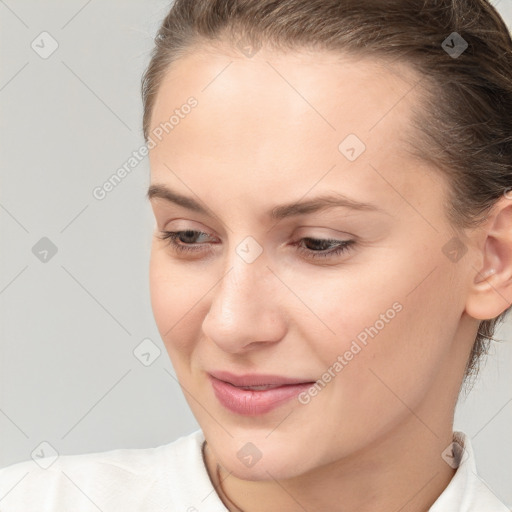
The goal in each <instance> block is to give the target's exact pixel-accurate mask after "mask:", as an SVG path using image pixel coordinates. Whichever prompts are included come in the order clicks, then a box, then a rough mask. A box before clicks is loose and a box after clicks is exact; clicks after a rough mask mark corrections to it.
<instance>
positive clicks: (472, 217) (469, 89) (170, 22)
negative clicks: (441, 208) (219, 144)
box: [142, 0, 512, 377]
mask: <svg viewBox="0 0 512 512" xmlns="http://www.w3.org/2000/svg"><path fill="white" fill-rule="evenodd" d="M454 32H456V33H457V34H453V33H454ZM450 38H451V39H450ZM454 38H455V39H454ZM240 40H243V41H244V44H249V45H252V46H253V47H258V46H261V45H262V44H263V43H265V44H267V45H269V46H273V47H274V48H278V49H285V50H286V49H289V50H293V49H311V50H320V51H321V50H328V51H339V52H350V53H355V54H359V55H362V56H364V55H372V56H378V57H382V58H383V59H388V60H391V61H393V60H397V61H398V62H404V63H406V64H408V65H410V66H412V68H413V69H414V70H416V71H417V72H418V73H419V75H418V76H420V77H422V79H421V80H420V81H421V82H422V85H421V91H422V93H423V94H422V95H421V98H422V108H421V112H420V114H419V115H417V116H416V117H415V122H414V125H415V127H416V128H417V129H419V133H421V137H419V138H418V137H416V139H418V140H416V141H414V142H413V143H412V146H413V148H414V150H413V153H414V152H416V153H415V154H417V155H418V156H419V157H420V158H423V159H424V160H426V161H428V162H430V163H433V164H434V165H435V166H436V167H437V168H439V169H440V170H441V171H442V173H443V175H444V176H446V178H447V179H448V182H449V183H450V201H449V204H447V205H446V209H447V216H448V218H449V219H450V221H451V224H452V226H453V227H454V229H455V230H456V232H457V233H458V234H460V237H461V238H462V239H464V237H465V235H464V234H463V230H464V229H465V228H470V227H477V226H479V225H480V224H481V223H482V222H484V221H485V220H486V214H487V213H488V212H489V211H490V209H491V208H492V207H493V205H494V203H495V202H496V201H497V200H498V199H499V198H500V197H502V195H503V193H504V192H506V191H508V190H509V189H511V188H512V40H511V37H510V33H509V31H508V29H507V27H506V25H505V23H504V21H503V19H502V18H501V17H500V15H499V14H498V13H497V11H496V10H495V8H494V7H493V6H492V5H491V4H490V3H489V2H488V1H486V0H175V2H174V3H173V5H172V7H171V9H170V12H169V13H168V15H167V16H166V18H165V19H164V21H163V22H162V25H161V27H160V29H159V31H158V33H157V35H156V38H155V48H154V49H153V53H152V56H151V61H150V63H149V66H148V68H147V70H146V72H145V73H144V76H143V78H142V97H143V104H144V118H143V132H144V138H145V140H146V141H147V140H148V137H149V133H148V132H149V125H150V121H151V114H152V109H153V105H154V101H155V97H156V94H157V92H158V88H159V85H160V83H161V81H162V78H163V77H164V75H165V73H166V71H167V70H168V68H169V65H170V64H171V63H172V62H173V61H175V60H177V59H179V58H180V57H181V56H183V55H185V54H186V53H187V52H188V51H192V50H193V48H196V47H197V46H200V45H202V44H204V46H205V47H206V46H208V45H210V46H211V45H214V44H215V43H216V42H217V43H219V42H220V43H222V42H223V41H226V42H228V43H230V44H231V45H233V46H236V44H237V42H238V41H240ZM466 43H467V48H466V49H465V50H464V51H463V53H462V54H460V55H454V54H453V53H452V54H450V49H451V48H455V45H456V44H457V45H459V46H458V47H459V48H464V46H465V44H466ZM461 45H462V46H461ZM459 240H460V239H459ZM509 309H510V308H508V309H506V310H505V311H503V312H502V313H501V314H500V315H499V316H498V317H496V318H494V319H489V320H484V321H482V322H480V326H479V330H478V334H477V336H476V339H475V342H474V345H473V349H472V352H471V356H470V358H469V360H468V362H467V366H466V372H465V377H468V376H469V375H476V374H477V372H478V362H479V360H480V358H481V356H483V355H484V354H486V353H487V351H488V348H489V342H490V341H491V340H493V335H494V330H495V328H496V326H497V324H498V323H500V322H501V321H503V320H504V317H505V315H506V314H507V313H508V311H509Z"/></svg>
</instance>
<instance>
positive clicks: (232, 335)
mask: <svg viewBox="0 0 512 512" xmlns="http://www.w3.org/2000/svg"><path fill="white" fill-rule="evenodd" d="M232 256H233V257H231V258H230V259H229V263H228V268H227V270H225V273H224V277H223V278H222V279H221V280H220V282H219V283H218V284H217V285H216V286H215V287H214V288H213V290H212V291H211V297H212V298H211V304H210V308H209V310H208V313H207V315H206V316H205V318H204V321H203V326H202V327H203V332H204V334H205V336H206V337H207V339H209V340H211V341H213V342H214V343H215V344H216V345H217V346H218V347H219V348H220V349H221V350H223V351H225V352H229V353H233V354H235V353H243V352H246V351H249V350H254V349H256V348H258V347H262V346H268V345H269V344H272V343H277V342H278V341H279V340H280V339H282V338H283V337H284V333H285V328H286V319H285V315H284V311H283V309H282V307H281V306H280V305H279V299H280V298H282V294H283V291H284V290H283V289H284V288H285V287H284V286H283V283H282V282H280V280H279V279H278V278H277V277H276V275H275V274H274V273H273V271H272V270H271V269H270V268H269V267H268V266H267V259H266V258H265V257H264V256H263V255H260V256H259V257H258V258H257V259H256V260H255V261H252V262H250V263H249V262H247V261H245V260H244V258H243V257H240V256H239V255H238V254H236V253H235V252H234V251H233V253H232Z"/></svg>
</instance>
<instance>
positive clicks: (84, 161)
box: [0, 0, 512, 505]
mask: <svg viewBox="0 0 512 512" xmlns="http://www.w3.org/2000/svg"><path fill="white" fill-rule="evenodd" d="M495 3H497V7H498V9H499V10H500V12H501V13H502V14H503V16H504V17H505V20H506V21H507V23H508V24H509V26H510V25H511V23H512V0H501V1H498V2H496V1H495ZM168 6H169V2H167V1H162V0H151V1H148V0H144V1H143V0H137V1H135V0H132V1H127V0H124V1H121V0H89V1H85V0H72V1H70V0H68V1H66V2H64V1H60V2H59V1H55V0H53V1H45V2H37V1H35V0H30V1H29V0H23V1H21V0H18V1H16V0H5V1H3V0H0V24H1V26H0V37H1V42H0V55H1V68H0V69H1V75H0V105H1V115H0V141H1V142H0V144H1V154H2V160H1V164H2V165H1V187H0V226H1V239H0V240H1V248H2V249H1V251H0V258H1V259H0V268H1V272H0V313H1V323H0V337H1V338H0V340H1V344H0V350H1V354H0V467H2V466H6V465H9V464H12V463H15V462H19V461H22V460H26V459H29V458H30V456H31V453H32V452H33V451H34V450H36V449H38V447H39V446H40V443H41V442H43V441H46V442H48V443H50V444H51V445H52V446H53V447H54V448H55V450H56V451H57V452H58V453H60V454H77V453H86V452H96V451H105V450H111V449H115V448H131V447H134V448H136V447H140V448H143V447H151V446H157V445H159V444H164V443H168V442H170V441H173V440H174V439H176V438H177V437H179V436H181V435H184V434H187V433H189V432H191V431H193V430H195V429H197V428H199V426H198V424H197V423H196V421H195V419H194V418H193V416H192V414H191V413H190V411H189V409H188V406H187V404H186V402H185V399H184V397H183V395H182V392H181V390H180V388H179V386H178V384H177V382H176V380H175V376H174V371H173V369H172V366H171V364H170V362H169V359H168V356H167V353H166V352H165V348H164V346H163V343H162V342H161V340H160V337H159V334H158V331H157V328H156V325H155V322H154V319H153V315H152V312H151V306H150V298H149V287H148V260H149V250H150V240H151V232H152V229H153V218H152V214H151V210H150V207H149V204H148V203H147V201H146V199H145V197H144V193H145V191H146V189H147V186H148V184H149V168H148V162H147V158H145V159H144V160H143V161H142V162H141V163H140V164H138V165H137V166H136V167H135V168H134V169H133V170H132V171H131V172H130V174H129V175H128V176H127V177H126V178H125V179H124V180H123V181H122V183H120V184H119V185H118V186H117V187H116V188H115V189H114V190H113V191H112V192H110V193H109V194H108V195H107V196H106V198H105V199H103V200H101V201H99V200H97V199H95V198H94V197H93V195H92V190H93V189H94V188H95V187H97V186H101V185H102V184H103V183H104V182H105V181H106V180H107V179H108V178H109V177H110V176H111V175H112V174H113V173H114V172H115V171H116V170H117V169H118V168H119V167H121V166H122V165H123V164H124V163H125V162H127V160H128V159H129V158H130V156H131V155H132V152H133V151H136V150H137V149H139V148H140V147H141V145H142V144H143V138H142V134H141V127H140V125H141V102H140V95H139V81H140V75H141V73H142V71H143V69H144V67H145V65H146V64H147V62H148V54H149V51H150V49H151V47H152V40H153V36H154V34H155V31H156V29H157V27H158V24H159V22H160V21H161V19H162V18H163V16H164V15H165V14H166V12H167V10H168ZM43 31H47V32H48V33H49V34H51V37H52V38H53V39H55V40H56V41H57V43H58V45H59V46H58V48H57V50H56V51H55V52H54V53H53V54H52V55H51V56H49V57H48V58H46V59H43V58H42V57H40V55H39V54H38V53H36V51H34V50H33V49H32V47H31V43H32V41H34V40H35V41H36V43H38V41H39V46H40V47H41V46H43V44H42V43H41V42H40V40H41V38H40V37H38V36H39V35H40V34H41V32H43ZM44 37H47V36H44ZM50 44H51V41H50V40H49V39H45V43H44V48H38V50H39V51H47V50H48V49H49V48H51V46H50ZM43 237H47V238H48V239H50V240H51V242H52V243H53V244H54V245H55V246H56V247H57V253H56V254H55V255H54V256H53V257H52V256H51V253H49V254H48V256H47V261H46V262H42V261H40V259H38V257H36V255H35V254H34V253H33V251H32V248H33V247H34V245H35V244H36V243H38V242H39V241H40V239H41V238H43ZM40 257H42V256H40ZM497 337H498V338H500V339H501V340H503V341H502V342H500V343H496V344H494V346H493V349H492V352H491V356H490V357H489V359H488V361H487V364H486V366H485V369H484V371H483V373H482V375H481V377H480V380H479V381H478V382H477V384H476V386H475V387H474V389H473V391H472V392H471V393H470V395H469V396H468V397H467V398H466V399H465V400H464V401H462V402H461V403H460V404H459V405H458V408H457V413H456V425H455V428H456V429H458V430H463V431H464V432H466V433H467V434H469V435H470V437H471V438H472V443H473V446H474V449H475V452H476V457H477V465H478V468H479V472H480V474H481V476H482V477H483V478H484V479H485V480H486V481H487V482H488V483H489V484H490V486H491V487H492V488H493V489H494V490H495V492H496V494H497V495H498V496H499V497H500V498H501V499H502V500H503V501H505V503H507V504H508V505H512V485H510V483H511V481H512V443H511V441H510V439H511V435H510V432H511V427H512V343H511V341H512V320H509V321H507V323H506V324H504V325H503V327H502V328H500V330H499V331H498V333H497ZM147 338H149V339H150V340H152V343H153V344H154V345H152V344H151V343H149V342H146V343H149V345H148V346H150V347H153V348H152V349H151V354H152V355H151V361H153V359H154V357H155V355H157V354H156V353H155V351H157V350H158V349H160V350H161V355H160V357H157V358H156V359H155V360H154V362H152V364H151V365H149V366H145V365H144V364H142V363H141V361H140V360H139V359H137V358H136V357H135V356H134V353H133V351H134V349H135V348H136V347H137V346H138V345H139V344H140V343H141V342H142V340H144V339H147ZM146 358H147V357H146Z"/></svg>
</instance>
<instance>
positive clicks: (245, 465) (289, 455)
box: [215, 439, 312, 481]
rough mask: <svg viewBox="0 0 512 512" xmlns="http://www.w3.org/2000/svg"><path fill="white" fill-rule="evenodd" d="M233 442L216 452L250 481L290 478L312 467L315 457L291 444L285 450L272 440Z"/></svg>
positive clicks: (232, 468)
mask: <svg viewBox="0 0 512 512" xmlns="http://www.w3.org/2000/svg"><path fill="white" fill-rule="evenodd" d="M233 441H234V440H231V443H230V444H228V445H226V444H225V445H224V446H223V448H222V449H221V450H220V451H219V450H215V451H216V453H218V454H219V461H220V463H221V464H222V465H223V467H224V468H225V469H226V470H227V471H230V472H231V473H232V475H234V476H235V477H236V478H239V479H242V480H249V481H263V480H267V481H268V480H273V479H276V480H286V479H288V478H293V477H296V476H298V475H300V474H302V473H304V472H307V471H308V470H310V469H311V464H312V460H311V457H310V456H308V453H307V452H302V451H301V450H297V449H296V448H294V447H293V446H292V445H290V444H289V445H288V446H287V449H285V448H284V447H283V444H282V443H279V442H275V443H273V442H269V441H268V440H267V441H266V442H265V441H264V440H261V441H260V442H258V441H255V442H254V444H253V443H251V442H250V441H246V440H245V439H244V440H238V441H234V442H233ZM232 446H233V447H232ZM226 447H228V449H227V450H226ZM231 447H232V449H231ZM257 447H258V448H257Z"/></svg>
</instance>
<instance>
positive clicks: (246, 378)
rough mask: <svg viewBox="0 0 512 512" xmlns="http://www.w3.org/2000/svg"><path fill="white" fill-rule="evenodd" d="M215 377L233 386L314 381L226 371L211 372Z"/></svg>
mask: <svg viewBox="0 0 512 512" xmlns="http://www.w3.org/2000/svg"><path fill="white" fill-rule="evenodd" d="M209 374H210V375H211V376H212V377H214V378H215V379H218V380H222V381H224V382H228V383H229V384H233V386H239V387H240V386H264V385H271V386H285V385H289V384H305V383H310V382H314V381H312V380H307V379H300V378H299V379H294V378H291V377H282V376H280V375H270V374H258V373H246V374H245V375H235V374H234V373H230V372H225V371H218V372H217V371H216V372H209Z"/></svg>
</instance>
